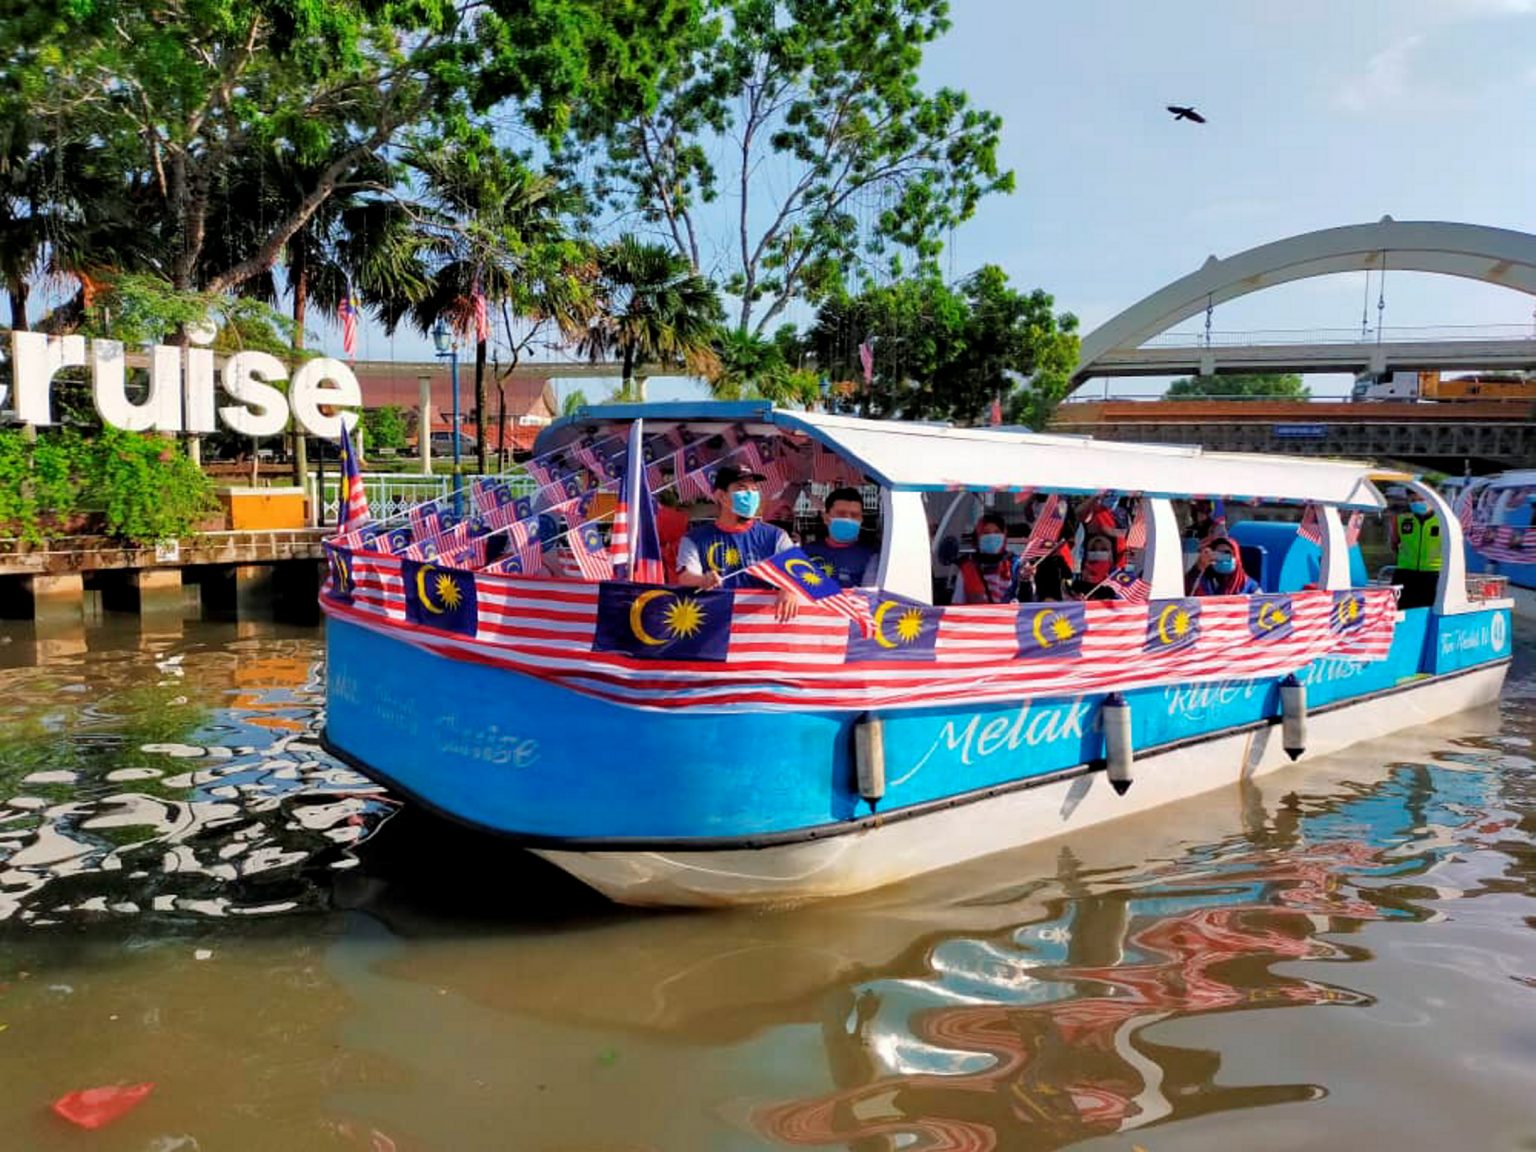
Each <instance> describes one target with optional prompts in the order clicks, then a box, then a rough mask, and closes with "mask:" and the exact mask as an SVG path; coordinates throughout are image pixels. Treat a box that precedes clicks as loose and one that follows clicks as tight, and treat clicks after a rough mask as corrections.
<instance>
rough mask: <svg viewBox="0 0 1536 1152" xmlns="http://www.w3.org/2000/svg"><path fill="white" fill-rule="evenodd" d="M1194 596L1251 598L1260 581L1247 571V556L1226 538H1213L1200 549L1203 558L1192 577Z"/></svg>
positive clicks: (1190, 580) (1200, 558)
mask: <svg viewBox="0 0 1536 1152" xmlns="http://www.w3.org/2000/svg"><path fill="white" fill-rule="evenodd" d="M1188 590H1189V594H1190V595H1191V596H1249V595H1252V594H1253V593H1255V592H1257V591H1259V582H1258V581H1257V580H1255V579H1254V578H1253V577H1252V576H1250V575H1248V573H1246V572H1244V571H1243V555H1242V553H1241V552H1239V551H1238V550H1237V545H1236V544H1234V543H1233V542H1232V541H1231V540H1230V539H1228V538H1227V537H1225V536H1212V537H1210V538H1209V539H1207V540H1206V541H1205V542H1204V543H1203V544H1202V545H1201V546H1200V556H1199V558H1198V559H1197V560H1196V561H1195V567H1194V570H1193V571H1191V572H1190V574H1189V583H1188Z"/></svg>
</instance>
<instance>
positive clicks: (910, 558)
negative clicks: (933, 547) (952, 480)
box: [878, 487, 933, 604]
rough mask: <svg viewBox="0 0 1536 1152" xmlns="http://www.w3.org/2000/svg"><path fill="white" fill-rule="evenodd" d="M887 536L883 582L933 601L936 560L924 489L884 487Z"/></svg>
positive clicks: (892, 588)
mask: <svg viewBox="0 0 1536 1152" xmlns="http://www.w3.org/2000/svg"><path fill="white" fill-rule="evenodd" d="M880 514H881V517H882V518H883V519H884V521H885V540H884V541H883V543H882V547H881V549H880V573H879V577H878V582H879V586H880V587H881V588H882V589H884V590H885V591H887V592H893V593H895V594H896V595H898V596H906V597H908V598H909V599H912V600H916V601H919V602H920V603H923V604H932V603H933V560H932V556H931V553H930V552H929V548H930V544H929V540H928V514H927V512H926V511H925V510H924V508H923V494H922V493H921V492H893V491H892V490H891V489H889V488H884V487H882V488H881V489H880Z"/></svg>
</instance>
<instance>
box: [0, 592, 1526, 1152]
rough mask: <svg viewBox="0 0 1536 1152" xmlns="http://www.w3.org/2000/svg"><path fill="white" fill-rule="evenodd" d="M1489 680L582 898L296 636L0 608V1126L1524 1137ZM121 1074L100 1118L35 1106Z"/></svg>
mask: <svg viewBox="0 0 1536 1152" xmlns="http://www.w3.org/2000/svg"><path fill="white" fill-rule="evenodd" d="M1517 636H1518V639H1519V645H1518V647H1517V662H1516V665H1515V668H1514V670H1513V672H1512V675H1511V677H1510V681H1509V684H1508V686H1507V688H1506V691H1505V694H1504V699H1503V702H1502V704H1501V705H1500V707H1498V708H1489V709H1484V710H1481V711H1478V712H1474V713H1468V714H1466V715H1463V716H1459V717H1456V718H1454V719H1452V720H1450V721H1447V722H1443V723H1441V724H1438V725H1435V726H1433V727H1429V728H1425V729H1419V730H1415V731H1411V732H1406V733H1402V734H1400V735H1398V736H1395V737H1392V738H1390V739H1385V740H1380V741H1376V742H1373V743H1371V744H1368V745H1364V746H1362V747H1359V748H1356V749H1353V750H1350V751H1349V752H1347V753H1345V754H1342V755H1338V756H1334V757H1330V758H1327V759H1319V760H1315V761H1311V762H1307V761H1303V763H1301V764H1300V765H1297V766H1296V767H1294V768H1291V769H1287V770H1285V771H1284V772H1281V773H1279V774H1277V775H1273V776H1269V777H1266V778H1264V779H1262V780H1260V781H1259V782H1258V783H1257V785H1256V786H1253V787H1246V788H1242V789H1237V788H1234V789H1231V790H1229V791H1225V792H1222V793H1218V794H1214V795H1211V796H1208V797H1204V798H1201V799H1198V800H1196V801H1194V802H1192V803H1189V804H1185V805H1182V806H1179V807H1177V808H1171V809H1165V810H1163V811H1161V812H1157V813H1152V814H1149V815H1147V816H1144V817H1138V818H1133V819H1129V820H1125V821H1121V822H1118V823H1114V824H1110V825H1107V826H1103V827H1100V828H1097V829H1092V830H1090V831H1088V832H1086V833H1083V834H1080V835H1076V836H1073V837H1070V838H1068V839H1065V840H1061V841H1056V842H1052V843H1049V844H1045V845H1040V846H1036V847H1032V848H1027V849H1023V850H1020V851H1017V852H1012V853H1007V854H1004V855H1002V856H998V857H994V858H991V859H989V860H985V861H981V862H979V863H977V864H975V865H972V866H967V867H962V868H957V869H952V870H950V871H948V872H944V873H940V874H935V875H932V876H929V877H925V878H923V879H922V880H921V881H918V882H913V883H909V884H905V885H902V886H899V887H896V888H892V889H888V890H885V891H881V892H877V893H872V894H869V895H867V896H864V897H860V898H857V899H850V900H841V901H834V902H828V903H824V904H819V905H812V906H807V907H802V908H799V909H793V910H776V911H771V912H762V911H758V912H753V911H738V912H728V913H708V914H667V913H637V912H632V911H626V910H623V909H619V908H615V907H613V906H611V905H609V904H607V903H605V902H604V901H602V900H601V899H599V898H597V897H595V896H593V895H592V894H590V893H588V892H587V891H586V890H584V889H582V888H581V887H580V886H579V885H576V884H575V883H574V882H572V881H570V880H568V879H566V878H565V877H563V876H562V875H560V874H559V873H556V872H553V871H551V870H549V869H548V868H547V867H545V866H543V865H541V864H539V862H537V861H536V860H533V859H532V858H529V857H526V856H524V855H522V854H519V853H516V852H514V851H511V850H509V849H507V848H506V847H505V846H503V845H501V844H499V843H497V842H495V841H494V840H491V839H489V838H481V837H476V836H473V835H469V834H466V833H465V832H463V831H462V830H459V829H455V828H449V827H446V826H444V825H443V824H441V823H439V822H438V821H435V820H432V819H430V818H427V817H424V816H421V815H420V814H417V813H414V812H412V811H409V810H405V809H402V808H401V807H400V806H399V805H397V804H396V803H395V802H394V801H393V799H392V798H391V797H389V796H388V795H387V794H385V793H383V792H381V791H380V790H378V789H377V788H374V787H373V786H371V785H369V784H368V783H367V782H366V781H365V780H363V779H361V778H360V777H358V776H356V775H354V774H353V773H351V772H349V771H347V770H346V769H344V768H343V767H342V766H340V765H338V764H337V763H335V762H334V761H332V760H330V759H328V758H327V757H326V756H325V755H324V754H323V753H322V752H321V751H320V749H319V747H318V744H317V740H316V737H317V735H318V732H319V728H320V725H321V724H322V723H323V675H324V665H323V659H322V642H321V636H320V633H319V632H318V631H315V630H294V629H280V628H276V627H273V626H262V625H240V626H236V625H227V624H226V625H218V624H204V623H198V622H192V621H185V622H183V621H174V622H171V623H169V624H165V623H162V624H160V625H156V624H154V623H152V622H150V623H141V622H139V621H136V620H132V621H131V620H115V619H113V618H110V617H109V618H108V620H107V622H106V623H99V624H94V625H92V626H91V627H88V628H86V629H84V630H82V631H76V632H68V631H66V632H63V633H54V634H49V635H46V636H38V635H36V634H35V633H34V632H32V631H30V630H28V629H27V628H25V627H23V626H5V627H4V628H3V630H0V1150H9V1149H18V1150H28V1152H30V1150H34V1149H36V1150H40V1152H53V1150H55V1149H58V1150H76V1149H85V1148H90V1149H103V1150H114V1152H116V1150H125V1152H127V1150H131V1152H173V1150H177V1149H181V1150H185V1152H190V1150H193V1149H197V1150H200V1152H214V1150H223V1149H233V1150H246V1149H253V1150H255V1149H273V1150H278V1149H282V1150H298V1152H302V1150H306V1149H338V1150H340V1149H361V1150H368V1152H389V1150H391V1149H394V1150H398V1152H412V1150H433V1152H474V1150H479V1149H487V1150H490V1149H540V1150H551V1152H555V1150H559V1152H570V1150H577V1149H581V1150H593V1152H598V1150H601V1152H619V1150H635V1149H727V1150H736V1149H742V1150H745V1149H767V1148H783V1147H785V1146H796V1147H818V1148H850V1149H857V1150H865V1149H871V1150H874V1149H878V1150H887V1149H889V1150H896V1149H908V1148H910V1149H952V1150H961V1149H991V1148H997V1149H1025V1150H1027V1149H1055V1148H1065V1147H1085V1148H1095V1149H1098V1148H1102V1149H1123V1150H1127V1152H1128V1150H1130V1149H1133V1148H1138V1147H1139V1148H1142V1149H1144V1150H1145V1152H1167V1150H1170V1149H1230V1148H1233V1147H1250V1148H1266V1149H1270V1148H1274V1149H1286V1148H1297V1149H1302V1148H1306V1149H1311V1148H1318V1149H1331V1148H1362V1147H1396V1148H1437V1149H1438V1148H1445V1147H1453V1148H1458V1149H1485V1148H1486V1149H1511V1150H1513V1149H1536V933H1533V929H1536V752H1533V745H1532V740H1533V738H1536V634H1533V632H1532V631H1531V630H1530V629H1529V628H1520V629H1517ZM143 1082H152V1083H153V1084H154V1089H153V1091H152V1092H151V1094H150V1095H149V1096H148V1097H147V1098H146V1099H145V1100H144V1101H143V1102H142V1103H141V1104H140V1105H139V1106H138V1107H137V1108H135V1109H134V1110H132V1111H131V1112H129V1113H127V1114H126V1115H124V1116H123V1117H121V1118H120V1119H118V1120H116V1121H115V1122H113V1123H111V1124H110V1125H108V1126H107V1127H104V1128H101V1129H99V1130H97V1131H94V1132H83V1131H79V1130H77V1129H74V1128H72V1127H71V1126H69V1125H68V1124H66V1123H65V1122H64V1121H62V1120H60V1119H59V1118H58V1117H56V1116H55V1115H53V1114H52V1112H51V1111H50V1110H49V1104H50V1102H51V1101H53V1100H54V1099H56V1098H58V1097H60V1096H62V1095H63V1094H65V1093H67V1092H70V1091H72V1090H75V1089H80V1088H86V1087H91V1086H97V1085H112V1084H135V1083H143Z"/></svg>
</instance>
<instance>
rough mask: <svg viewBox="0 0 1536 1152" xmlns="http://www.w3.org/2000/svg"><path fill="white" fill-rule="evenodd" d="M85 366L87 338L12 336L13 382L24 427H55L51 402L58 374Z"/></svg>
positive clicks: (16, 334)
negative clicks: (35, 425) (48, 425)
mask: <svg viewBox="0 0 1536 1152" xmlns="http://www.w3.org/2000/svg"><path fill="white" fill-rule="evenodd" d="M84 367H85V337H84V336H48V335H46V334H44V333H42V332H12V333H11V379H12V380H13V381H14V382H15V384H16V419H18V420H20V421H21V422H22V423H23V424H52V423H53V405H52V404H51V403H49V398H50V393H51V391H52V386H53V377H54V374H55V373H57V372H58V371H59V369H61V368H84Z"/></svg>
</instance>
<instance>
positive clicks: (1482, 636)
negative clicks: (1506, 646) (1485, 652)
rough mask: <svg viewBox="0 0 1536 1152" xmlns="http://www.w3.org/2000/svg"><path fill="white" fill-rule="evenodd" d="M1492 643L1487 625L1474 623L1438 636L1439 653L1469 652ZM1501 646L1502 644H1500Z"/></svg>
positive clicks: (1445, 654)
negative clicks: (1468, 626) (1471, 625)
mask: <svg viewBox="0 0 1536 1152" xmlns="http://www.w3.org/2000/svg"><path fill="white" fill-rule="evenodd" d="M1492 643H1493V636H1492V635H1491V633H1490V630H1489V627H1488V625H1487V624H1486V623H1485V624H1483V625H1481V626H1476V625H1474V626H1473V627H1471V628H1458V629H1457V630H1456V631H1454V632H1444V633H1442V634H1441V636H1440V655H1442V656H1449V655H1451V654H1452V653H1453V652H1471V651H1473V650H1474V649H1477V648H1487V647H1489V646H1490V645H1492ZM1500 647H1503V645H1500Z"/></svg>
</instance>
